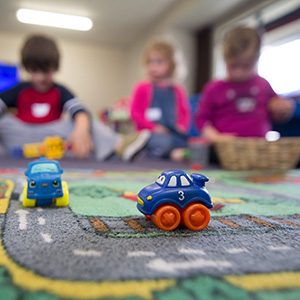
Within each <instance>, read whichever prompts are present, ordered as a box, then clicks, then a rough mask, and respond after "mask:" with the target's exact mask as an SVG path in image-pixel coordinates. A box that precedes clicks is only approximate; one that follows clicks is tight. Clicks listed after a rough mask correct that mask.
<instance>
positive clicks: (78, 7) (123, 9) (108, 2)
mask: <svg viewBox="0 0 300 300" xmlns="http://www.w3.org/2000/svg"><path fill="white" fill-rule="evenodd" d="M249 1H250V0H43V1H41V0H10V1H7V0H0V30H1V31H5V32H18V33H32V32H44V33H48V34H49V33H50V34H52V35H55V36H57V37H61V38H69V39H77V40H80V41H89V42H91V41H94V42H98V43H99V42H100V43H106V44H115V45H129V44H130V43H132V42H134V41H135V39H137V38H138V37H139V36H141V35H142V34H143V32H145V30H147V29H148V28H150V26H153V24H155V22H159V21H161V20H162V19H163V18H165V17H166V16H168V15H172V16H173V17H172V18H171V21H172V23H173V24H175V25H177V26H181V27H185V28H188V29H195V28H199V27H200V26H204V25H206V24H208V23H211V22H212V21H213V20H216V19H217V18H220V17H221V16H222V15H224V14H225V13H228V12H229V11H230V10H232V9H235V8H236V7H237V6H239V5H241V4H243V3H245V2H249ZM21 7H23V8H33V9H40V10H48V11H53V12H60V13H68V14H74V15H82V16H87V17H90V18H91V19H92V20H93V23H94V27H93V28H92V30H91V31H89V32H78V31H71V30H66V29H56V28H53V29H52V28H47V27H41V26H34V25H28V24H21V23H19V22H18V21H17V20H16V17H15V14H16V10H17V9H18V8H21Z"/></svg>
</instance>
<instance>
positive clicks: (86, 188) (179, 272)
mask: <svg viewBox="0 0 300 300" xmlns="http://www.w3.org/2000/svg"><path fill="white" fill-rule="evenodd" d="M23 171H24V170H21V169H1V170H0V177H1V180H0V299H8V300H10V299H26V300H29V299H30V300H31V299H32V300H48V299H49V300H50V299H51V300H55V299H127V300H129V299H166V300H167V299H170V300H173V299H180V300H185V299H187V300H188V299H203V300H218V299H230V300H233V299H239V300H250V299H255V300H266V299H272V300H279V299H284V300H293V299H294V300H296V299H297V300H299V299H300V234H299V233H300V171H299V170H298V171H291V172H290V173H288V174H268V175H266V174H263V173H255V172H254V173H253V172H251V173H249V172H248V173H247V172H235V173H232V172H225V171H207V172H205V174H206V175H207V176H208V177H209V178H210V181H209V183H208V185H207V188H208V190H209V192H210V194H211V195H212V197H213V202H214V206H215V207H214V210H213V211H212V219H211V222H210V223H209V226H208V228H207V229H206V230H204V231H201V232H191V231H188V230H186V229H179V230H177V231H175V232H171V233H167V232H163V231H161V230H158V229H157V228H156V227H155V226H154V225H153V224H152V223H151V222H150V221H148V220H146V218H145V217H144V216H142V215H141V214H139V212H138V211H137V209H136V193H137V192H138V191H139V190H140V189H141V188H142V187H144V186H145V185H148V184H150V183H152V182H154V180H155V179H156V178H157V176H158V175H159V174H160V171H153V170H151V171H149V170H148V171H147V170H145V171H144V172H133V171H131V172H116V171H114V172H104V171H101V170H77V171H76V170H74V169H73V170H72V169H69V170H65V173H64V179H65V180H67V181H68V183H69V187H70V206H69V207H67V208H56V207H50V208H31V209H28V208H26V209H25V208H23V207H22V205H21V202H20V200H19V198H20V192H21V190H22V186H23V184H24V181H25V177H24V175H23Z"/></svg>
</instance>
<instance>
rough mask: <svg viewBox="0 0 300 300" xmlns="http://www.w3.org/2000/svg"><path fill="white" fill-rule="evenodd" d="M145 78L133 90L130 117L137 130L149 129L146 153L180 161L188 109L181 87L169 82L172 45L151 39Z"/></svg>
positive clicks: (172, 64)
mask: <svg viewBox="0 0 300 300" xmlns="http://www.w3.org/2000/svg"><path fill="white" fill-rule="evenodd" d="M144 58H145V64H146V69H147V73H148V77H149V80H148V81H143V82H139V83H138V84H137V85H136V86H135V88H134V91H133V95H132V106H131V117H132V120H133V122H134V124H135V126H136V129H137V130H142V129H149V130H150V131H151V132H152V135H151V138H150V140H149V142H148V145H147V150H148V152H149V154H150V156H153V157H162V158H164V157H170V158H171V159H173V160H181V159H183V156H184V149H185V148H186V147H187V134H186V133H187V131H188V129H189V122H190V111H189V105H188V101H187V97H186V94H185V91H184V90H183V88H182V87H181V86H179V85H177V84H175V83H174V81H173V78H172V77H173V74H174V71H175V59H174V49H173V47H172V46H171V45H170V44H168V43H166V42H163V41H157V42H154V43H153V44H152V45H150V46H149V48H148V49H147V50H146V51H145V57H144Z"/></svg>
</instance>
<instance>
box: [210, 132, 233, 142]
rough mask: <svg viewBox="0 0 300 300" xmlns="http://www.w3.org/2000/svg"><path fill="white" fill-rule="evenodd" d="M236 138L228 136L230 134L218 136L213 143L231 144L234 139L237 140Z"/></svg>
mask: <svg viewBox="0 0 300 300" xmlns="http://www.w3.org/2000/svg"><path fill="white" fill-rule="evenodd" d="M235 138H236V136H235V135H233V134H228V133H223V134H221V133H220V134H218V135H216V136H215V137H214V140H213V142H214V143H218V142H230V141H232V140H233V139H235Z"/></svg>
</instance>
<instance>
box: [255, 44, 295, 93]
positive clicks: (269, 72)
mask: <svg viewBox="0 0 300 300" xmlns="http://www.w3.org/2000/svg"><path fill="white" fill-rule="evenodd" d="M299 54H300V39H297V40H294V41H291V42H288V43H284V44H281V45H276V46H266V47H264V48H263V49H262V53H261V57H260V59H259V63H258V73H259V75H260V76H262V77H264V78H265V79H267V80H268V81H269V82H270V84H271V86H272V87H273V89H274V90H275V92H276V93H278V94H288V93H292V92H295V91H298V90H300V59H299Z"/></svg>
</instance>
